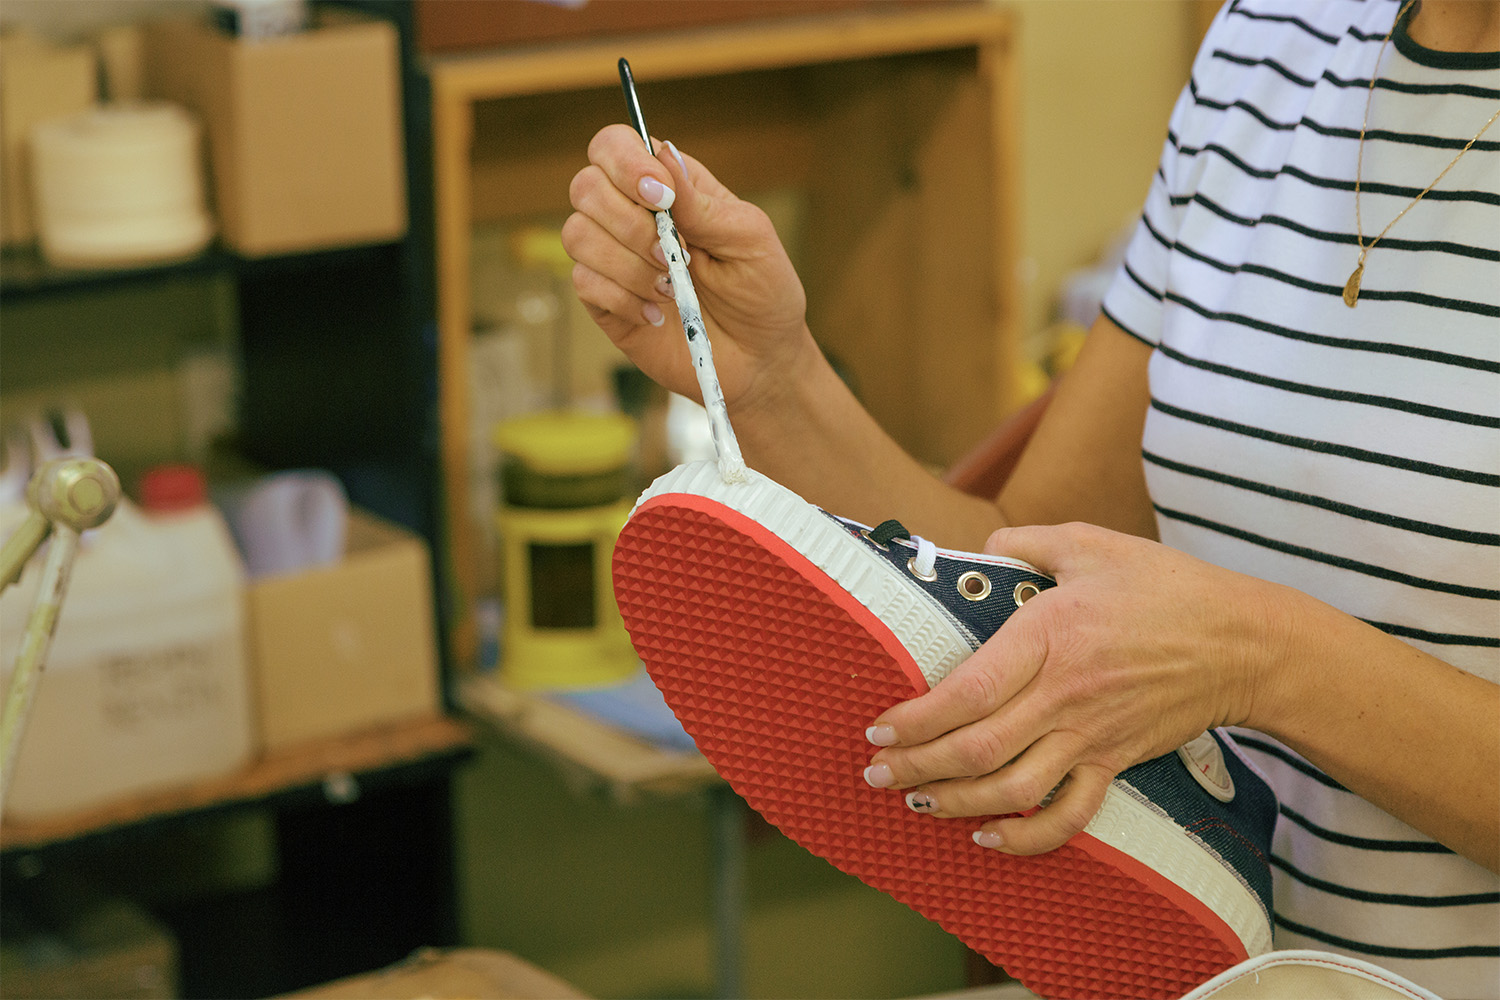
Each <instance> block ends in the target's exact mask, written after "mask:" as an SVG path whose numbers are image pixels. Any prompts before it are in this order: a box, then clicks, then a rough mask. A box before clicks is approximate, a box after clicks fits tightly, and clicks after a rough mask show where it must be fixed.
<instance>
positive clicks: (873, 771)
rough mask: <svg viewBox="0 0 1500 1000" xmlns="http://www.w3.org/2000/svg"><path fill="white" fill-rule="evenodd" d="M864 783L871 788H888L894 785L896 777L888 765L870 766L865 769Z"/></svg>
mask: <svg viewBox="0 0 1500 1000" xmlns="http://www.w3.org/2000/svg"><path fill="white" fill-rule="evenodd" d="M865 782H866V783H867V784H869V786H870V787H871V788H890V787H891V786H892V785H894V784H895V783H896V776H895V775H894V774H892V773H891V768H890V765H888V764H871V765H870V766H869V767H867V768H865Z"/></svg>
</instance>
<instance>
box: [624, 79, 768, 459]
mask: <svg viewBox="0 0 1500 1000" xmlns="http://www.w3.org/2000/svg"><path fill="white" fill-rule="evenodd" d="M620 86H621V88H622V89H623V90H624V91H625V105H626V107H627V108H628V109H629V111H630V123H631V125H633V126H634V127H635V130H636V131H637V132H639V133H640V134H641V140H642V141H643V142H645V144H646V149H647V150H649V151H650V152H651V153H652V154H653V155H655V152H656V151H655V150H653V149H651V136H650V134H649V133H648V132H647V131H646V120H645V118H643V117H642V116H641V103H640V101H639V99H637V97H636V95H635V80H634V79H633V78H632V77H631V75H630V63H628V62H626V61H625V60H624V59H621V60H620ZM656 235H657V236H658V238H660V240H661V249H662V252H663V253H664V254H665V255H666V258H667V274H668V275H670V276H671V278H672V297H673V299H675V300H676V302H677V312H678V314H679V315H680V316H681V317H682V332H683V333H684V334H685V335H686V336H687V342H688V353H689V354H690V355H691V357H692V361H693V373H694V374H695V375H697V376H698V389H699V391H701V392H702V394H703V408H704V409H705V410H707V411H708V426H709V430H710V431H711V432H712V433H713V440H714V451H715V452H716V453H717V455H718V458H719V476H720V478H722V479H723V480H724V482H726V483H736V482H741V481H743V480H744V479H745V459H744V457H743V456H741V454H740V444H739V441H738V440H736V439H735V436H734V428H733V427H731V426H730V425H729V407H728V406H727V405H726V404H725V402H724V390H723V389H721V388H720V387H719V373H718V372H717V371H715V370H714V353H713V348H712V347H711V346H710V345H709V342H708V330H707V328H706V327H705V326H704V325H703V312H702V309H701V308H700V307H699V305H698V293H697V292H696V291H695V290H694V289H693V279H692V276H691V275H689V274H688V268H687V254H686V253H684V252H683V249H682V240H681V239H679V238H678V235H677V226H676V225H675V224H674V223H673V222H672V213H671V212H670V211H669V210H668V209H661V210H659V211H658V212H657V213H656Z"/></svg>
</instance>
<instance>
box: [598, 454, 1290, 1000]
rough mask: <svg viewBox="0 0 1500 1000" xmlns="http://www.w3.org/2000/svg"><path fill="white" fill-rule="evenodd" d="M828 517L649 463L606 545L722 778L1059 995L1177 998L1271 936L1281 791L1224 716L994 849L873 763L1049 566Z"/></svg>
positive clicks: (787, 497)
mask: <svg viewBox="0 0 1500 1000" xmlns="http://www.w3.org/2000/svg"><path fill="white" fill-rule="evenodd" d="M889 525H890V522H887V525H886V526H882V528H883V529H884V530H878V529H877V530H872V529H867V528H866V527H865V526H863V525H860V524H857V523H855V522H852V521H847V520H844V519H842V518H838V517H835V516H833V515H831V514H828V513H827V512H825V511H822V510H820V509H819V508H817V507H814V506H812V505H810V504H808V503H807V502H806V501H804V500H802V499H801V498H800V497H798V496H797V495H796V494H795V493H793V492H791V491H790V490H787V489H785V488H783V487H781V486H779V485H778V484H776V483H774V482H772V481H771V480H769V479H767V478H765V477H764V476H761V475H759V474H757V473H754V472H753V471H752V472H750V473H749V475H748V478H747V480H746V481H744V482H740V483H734V484H726V483H724V482H723V480H722V479H721V478H720V476H719V472H718V469H717V467H716V466H715V465H714V464H713V463H711V462H699V463H693V464H690V465H684V466H681V467H679V468H677V469H676V470H674V471H673V472H670V473H668V474H667V475H665V476H663V477H662V478H660V479H658V480H657V481H656V482H655V483H654V484H652V486H651V487H650V488H649V489H647V491H646V492H645V493H644V494H643V495H642V496H641V498H640V500H639V501H638V502H637V504H636V506H635V509H634V510H633V512H632V513H631V516H630V519H629V521H628V522H627V523H626V525H625V528H624V530H623V531H622V532H621V535H620V538H619V541H618V543H617V544H616V546H615V553H614V582H615V596H616V599H617V601H618V603H619V606H620V611H621V613H622V615H623V616H624V619H625V624H626V627H627V628H628V630H629V632H630V635H631V638H632V640H633V642H634V644H635V647H636V651H637V652H638V653H639V654H640V656H641V658H642V659H643V660H644V661H645V663H646V666H647V669H648V670H649V671H650V674H651V677H652V679H653V680H654V681H655V682H656V684H657V686H658V687H659V688H660V689H661V691H662V694H663V696H664V697H665V698H666V701H667V703H668V705H670V706H671V708H672V710H673V711H674V712H675V713H676V715H677V717H678V719H679V720H680V721H681V722H682V724H683V727H684V728H685V729H686V730H687V731H688V732H689V733H690V734H691V735H692V737H693V739H694V741H695V742H696V744H697V746H698V749H699V750H700V751H701V752H702V753H703V754H704V756H706V757H707V758H708V759H709V761H710V762H712V764H713V765H714V767H715V768H716V769H717V770H718V772H719V773H720V774H721V775H722V776H723V777H724V778H725V779H726V780H727V781H728V782H729V784H730V786H731V787H733V788H734V790H735V791H736V792H737V793H738V794H739V795H740V796H741V797H743V798H744V799H745V800H746V802H748V803H749V804H750V806H751V807H752V808H754V809H755V810H756V811H757V812H759V813H761V815H763V816H764V817H765V818H766V819H767V820H769V821H770V822H771V823H773V824H774V825H776V826H777V827H778V828H780V829H781V831H782V832H783V833H785V834H786V835H787V836H788V837H790V838H791V839H792V840H794V841H796V842H797V843H798V844H800V845H802V846H803V847H804V848H806V849H807V850H809V851H811V852H812V853H814V854H816V855H818V856H820V857H822V858H825V859H826V860H828V861H830V862H831V863H833V864H834V865H835V866H836V867H838V868H839V869H841V870H843V871H845V872H847V873H849V874H851V875H854V876H855V877H857V878H859V879H860V880H861V881H864V882H866V883H868V884H869V885H872V886H874V887H875V888H877V889H880V890H881V891H883V892H885V893H887V894H889V895H891V896H893V897H895V898H896V899H898V900H900V901H901V902H903V903H905V904H906V905H908V906H910V907H911V908H912V909H914V910H916V911H917V912H918V913H921V914H922V915H923V916H925V917H927V918H929V919H931V920H933V921H935V922H937V923H938V924H940V925H941V926H942V927H944V928H945V929H946V930H948V931H949V932H950V933H952V934H954V935H955V936H956V937H958V938H959V939H960V940H962V941H963V942H964V943H965V944H967V945H968V946H969V947H970V948H972V949H974V950H975V951H977V952H979V953H980V954H982V955H984V956H985V957H986V958H987V959H989V960H990V961H992V962H994V963H995V964H997V965H1000V966H1003V967H1004V968H1005V969H1006V971H1007V972H1008V973H1009V974H1010V975H1012V976H1014V977H1015V978H1017V979H1019V980H1020V981H1021V982H1022V983H1024V984H1025V985H1026V986H1028V987H1029V988H1030V989H1032V990H1035V991H1036V992H1038V993H1041V994H1043V995H1045V996H1054V997H1065V996H1086V997H1115V996H1120V997H1125V996H1130V997H1180V996H1181V995H1182V994H1183V993H1185V992H1187V991H1188V990H1190V989H1192V988H1193V987H1194V986H1196V985H1198V984H1200V983H1202V982H1204V981H1205V980H1207V979H1209V978H1211V977H1212V976H1214V975H1216V974H1217V973H1219V972H1221V971H1223V970H1224V969H1227V968H1229V967H1231V966H1233V965H1235V964H1237V963H1239V962H1241V961H1243V960H1245V959H1246V958H1247V957H1251V956H1254V955H1258V954H1261V953H1263V952H1265V951H1267V950H1268V949H1269V948H1270V945H1271V930H1270V926H1271V924H1270V913H1271V905H1270V901H1271V877H1270V871H1269V868H1268V867H1267V862H1266V859H1267V856H1268V855H1269V852H1270V847H1269V845H1270V834H1271V828H1272V825H1273V824H1274V822H1275V817H1276V801H1275V798H1274V796H1273V795H1272V793H1271V791H1270V789H1269V787H1268V786H1267V785H1266V784H1265V782H1264V781H1263V780H1262V779H1261V778H1260V777H1259V776H1258V775H1257V774H1256V773H1255V772H1254V771H1253V770H1252V768H1251V767H1250V765H1249V764H1248V762H1247V761H1245V759H1244V758H1243V757H1242V756H1241V755H1240V753H1239V751H1238V749H1237V748H1236V747H1235V746H1234V744H1233V742H1232V741H1231V740H1230V739H1229V738H1228V737H1227V736H1225V735H1224V734H1222V733H1218V732H1215V733H1206V734H1204V735H1203V736H1201V737H1199V738H1198V739H1196V740H1194V741H1193V742H1192V743H1190V744H1188V745H1187V746H1185V747H1184V748H1182V749H1181V750H1179V751H1178V752H1176V753H1172V754H1168V755H1166V756H1164V757H1160V758H1157V759H1155V760H1151V761H1147V762H1145V763H1142V764H1138V765H1136V766H1134V767H1131V768H1129V769H1128V770H1126V771H1125V772H1123V773H1122V774H1120V775H1119V776H1118V777H1117V778H1116V779H1115V782H1114V784H1113V786H1112V787H1111V788H1110V790H1109V793H1108V795H1107V797H1106V799H1105V802H1104V805H1103V807H1102V808H1101V809H1100V810H1099V813H1098V815H1096V816H1095V817H1094V819H1093V821H1092V822H1090V823H1089V825H1088V827H1087V828H1086V829H1085V830H1084V831H1083V832H1082V833H1080V834H1078V835H1077V836H1075V837H1073V838H1072V839H1071V840H1070V841H1069V842H1068V843H1067V844H1065V845H1063V846H1062V847H1060V848H1058V849H1057V850H1055V851H1052V852H1050V853H1047V854H1044V855H1038V856H1033V857H1019V856H1014V855H1009V854H1005V853H1002V852H1000V851H996V850H991V849H988V848H983V847H980V846H978V845H977V844H975V843H974V841H973V840H972V838H971V834H972V832H973V831H974V830H975V829H976V828H977V826H978V824H979V823H980V822H982V821H983V820H981V819H969V820H954V819H935V818H933V817H931V816H926V815H922V814H920V813H917V812H914V811H913V810H912V809H909V808H908V807H907V806H906V804H905V801H904V798H903V796H901V795H900V794H892V793H891V792H890V791H889V790H883V789H876V788H872V787H870V786H869V785H868V784H866V783H865V781H864V778H863V772H864V769H865V767H866V766H867V765H868V763H869V758H870V755H871V754H872V753H873V752H874V748H872V747H871V746H870V744H869V743H868V742H867V741H866V739H865V735H864V733H865V729H866V727H867V726H869V725H870V723H871V722H872V721H873V720H874V719H875V718H876V717H877V716H879V715H880V714H881V713H882V712H884V711H885V710H886V709H888V708H889V707H890V706H892V705H894V704H896V703H898V702H900V701H904V700H906V699H909V698H912V697H914V696H916V695H918V694H921V693H923V692H925V691H927V690H928V689H929V688H930V687H931V686H932V685H933V684H936V683H938V682H939V681H940V680H942V678H943V677H944V676H946V675H947V674H948V673H949V672H950V671H952V670H953V668H954V667H955V666H957V665H958V664H959V663H961V662H962V661H963V660H964V659H965V658H966V657H968V656H969V655H970V654H971V653H972V652H973V651H974V650H975V649H977V648H978V647H979V645H980V644H981V643H982V642H983V641H984V640H985V639H987V638H989V637H990V636H991V635H993V634H994V632H995V631H996V630H997V629H999V628H1000V626H1001V625H1003V624H1004V622H1005V621H1006V619H1007V618H1008V617H1009V615H1010V614H1011V613H1012V612H1013V611H1014V610H1015V609H1016V608H1017V607H1018V606H1019V605H1021V604H1022V603H1024V602H1025V601H1026V600H1028V599H1029V598H1030V597H1032V596H1034V595H1036V594H1038V593H1040V592H1042V591H1043V590H1045V589H1046V588H1048V587H1050V586H1052V585H1053V581H1052V580H1050V579H1049V578H1047V577H1046V576H1044V575H1043V574H1041V573H1040V572H1038V571H1037V570H1036V569H1035V568H1034V567H1032V566H1030V565H1028V564H1026V563H1023V562H1020V561H1018V560H1014V559H1006V558H1002V557H998V556H988V555H977V554H972V553H962V552H950V551H946V550H943V549H938V548H936V547H935V546H933V545H932V544H931V543H929V542H926V541H923V540H921V539H914V538H903V537H900V536H901V535H902V534H904V533H903V532H898V531H895V530H894V529H892V528H891V527H889Z"/></svg>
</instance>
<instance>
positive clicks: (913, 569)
mask: <svg viewBox="0 0 1500 1000" xmlns="http://www.w3.org/2000/svg"><path fill="white" fill-rule="evenodd" d="M906 570H907V572H908V573H910V574H911V575H912V576H914V577H916V578H917V579H918V580H925V581H926V582H927V583H931V582H932V581H933V580H936V579H937V566H933V567H932V574H931V575H930V576H924V575H922V574H921V573H918V572H917V557H916V556H912V557H911V558H910V559H908V560H906Z"/></svg>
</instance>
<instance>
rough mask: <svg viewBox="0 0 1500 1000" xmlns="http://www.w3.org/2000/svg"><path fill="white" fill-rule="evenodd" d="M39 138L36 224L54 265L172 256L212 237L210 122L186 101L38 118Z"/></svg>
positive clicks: (35, 142) (35, 144)
mask: <svg viewBox="0 0 1500 1000" xmlns="http://www.w3.org/2000/svg"><path fill="white" fill-rule="evenodd" d="M31 140H32V145H31V150H32V159H31V163H32V185H33V188H34V191H35V201H36V204H35V209H36V220H37V230H38V233H39V235H40V237H41V245H42V253H43V255H45V256H46V258H47V259H48V260H49V261H51V262H52V263H54V264H57V265H59V266H65V267H109V266H115V265H123V264H143V263H151V262H154V261H159V260H173V259H177V258H181V257H189V256H192V255H193V254H196V253H198V252H200V251H202V250H203V249H204V248H206V247H207V246H208V244H209V242H210V240H212V238H213V230H214V227H213V222H212V220H211V219H210V218H209V216H208V212H207V210H206V208H205V207H204V206H205V200H204V185H203V160H202V156H201V152H200V151H201V146H202V130H201V128H200V127H199V125H198V122H197V120H196V119H195V118H193V116H192V115H190V114H189V113H188V112H187V111H186V110H184V109H183V108H181V107H179V106H177V105H174V104H166V103H150V104H121V105H110V106H107V107H96V108H93V109H92V110H89V111H85V112H83V113H81V114H77V115H70V116H68V117H66V118H55V119H51V120H49V121H44V122H42V123H40V124H38V125H37V126H36V127H35V128H34V129H33V130H32V133H31Z"/></svg>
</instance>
